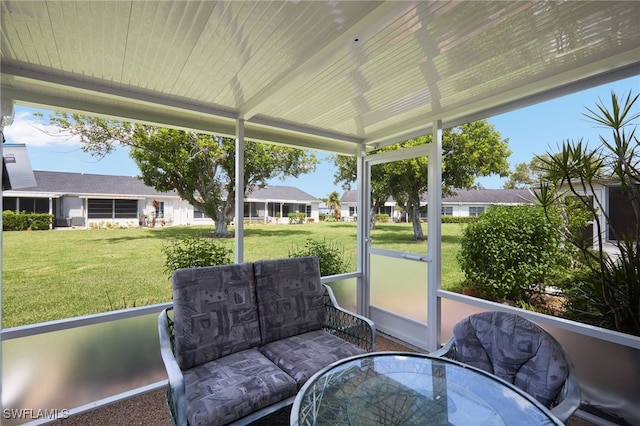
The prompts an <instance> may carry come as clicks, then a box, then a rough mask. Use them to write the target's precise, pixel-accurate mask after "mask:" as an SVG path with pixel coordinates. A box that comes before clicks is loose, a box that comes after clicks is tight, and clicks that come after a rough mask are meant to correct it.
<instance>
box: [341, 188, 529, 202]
mask: <svg viewBox="0 0 640 426" xmlns="http://www.w3.org/2000/svg"><path fill="white" fill-rule="evenodd" d="M357 196H358V193H357V191H345V192H344V194H342V197H341V198H340V202H341V203H344V204H355V203H356V201H357ZM534 199H535V198H534V196H533V194H532V193H531V192H530V191H529V190H528V189H468V190H467V189H458V190H456V193H455V194H454V195H450V196H446V197H442V203H443V204H454V203H455V204H457V203H464V204H520V203H530V202H533V200H534ZM389 201H393V200H392V199H389ZM420 201H421V202H422V203H424V204H426V203H427V193H426V192H425V193H424V194H422V196H421V197H420Z"/></svg>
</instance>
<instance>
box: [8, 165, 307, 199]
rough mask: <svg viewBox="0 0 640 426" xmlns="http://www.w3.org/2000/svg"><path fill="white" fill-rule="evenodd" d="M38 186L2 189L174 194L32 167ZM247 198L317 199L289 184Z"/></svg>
mask: <svg viewBox="0 0 640 426" xmlns="http://www.w3.org/2000/svg"><path fill="white" fill-rule="evenodd" d="M33 173H34V175H35V178H36V182H37V183H38V186H35V187H31V188H22V189H20V190H19V191H5V194H4V195H7V196H11V195H13V194H22V193H34V194H35V193H38V194H56V195H57V196H61V195H79V196H82V195H84V196H111V197H115V196H122V197H142V196H144V197H178V194H177V193H176V192H175V191H171V192H159V191H156V190H155V189H153V188H152V187H150V186H147V185H145V183H144V182H143V181H142V180H140V179H138V178H137V177H135V176H112V175H98V174H90V173H69V172H48V171H41V170H34V172H33ZM247 201H282V202H299V203H308V202H318V201H319V200H318V199H317V198H315V197H314V196H313V195H309V194H307V193H306V192H304V191H302V190H300V189H298V188H295V187H293V186H268V187H266V188H262V189H256V190H255V191H254V192H252V193H251V194H249V195H248V196H247Z"/></svg>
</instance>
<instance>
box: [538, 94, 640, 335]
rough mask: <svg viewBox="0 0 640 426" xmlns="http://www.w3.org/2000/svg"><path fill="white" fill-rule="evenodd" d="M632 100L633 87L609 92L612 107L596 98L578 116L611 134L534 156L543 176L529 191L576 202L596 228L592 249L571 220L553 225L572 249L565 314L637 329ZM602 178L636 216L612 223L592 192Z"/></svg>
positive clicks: (637, 163)
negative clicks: (608, 244) (612, 250)
mask: <svg viewBox="0 0 640 426" xmlns="http://www.w3.org/2000/svg"><path fill="white" fill-rule="evenodd" d="M637 100H638V95H636V96H632V94H631V93H629V94H628V95H627V96H626V98H624V99H622V100H620V99H618V96H617V95H616V94H615V93H613V92H612V93H611V106H610V107H607V106H605V105H604V103H603V102H602V101H600V102H599V103H598V104H597V105H596V108H594V109H589V108H587V113H585V114H584V115H585V116H586V117H587V118H588V119H589V120H591V121H592V122H594V123H596V124H597V125H599V126H602V127H603V128H605V129H608V130H610V131H611V133H610V136H609V137H608V138H607V137H605V136H602V135H600V146H598V147H596V148H590V147H589V146H588V144H587V143H585V142H584V141H583V140H582V139H579V140H578V141H572V140H566V141H564V142H563V143H562V145H561V147H560V148H561V149H560V152H558V153H554V154H551V153H547V154H546V155H545V156H541V157H539V160H540V161H541V163H542V165H543V171H544V178H545V179H546V182H544V184H543V185H541V186H540V188H538V189H537V190H536V191H534V193H535V195H536V198H537V199H538V201H539V202H540V204H541V205H542V206H543V207H544V208H545V209H546V210H551V209H557V208H558V207H559V208H561V209H562V208H563V207H564V208H565V211H566V206H567V205H568V206H570V207H571V208H572V209H574V210H575V209H576V208H579V211H580V212H581V214H582V215H583V214H584V213H585V212H586V214H587V217H586V218H584V217H583V219H582V220H581V221H582V222H583V223H586V222H587V220H590V221H591V222H592V223H593V224H594V226H595V228H596V232H595V238H596V241H595V243H596V244H595V247H596V250H594V244H593V242H592V241H590V240H588V239H585V238H584V236H583V235H582V234H581V233H579V232H575V225H573V226H572V225H571V224H570V223H569V222H568V223H567V225H565V226H564V227H560V228H559V229H560V230H561V231H564V235H563V236H564V238H565V241H566V242H567V243H568V244H571V245H573V247H575V248H576V250H577V253H578V262H579V266H580V269H579V270H578V271H577V272H576V273H575V275H574V279H573V281H571V283H570V285H569V286H567V289H566V290H565V291H566V292H567V308H568V313H569V315H570V316H572V317H573V318H574V319H577V320H580V321H583V322H587V323H590V324H595V325H598V326H601V327H607V328H611V329H614V330H617V331H620V332H624V333H629V334H634V335H637V336H640V141H639V140H638V138H637V137H636V135H635V124H634V123H633V121H634V120H636V119H638V118H640V113H637V112H634V110H633V108H634V105H635V103H636V102H637ZM629 129H630V130H629ZM603 182H615V183H616V184H619V185H620V193H621V196H623V197H626V199H627V202H628V203H629V206H630V209H629V211H630V212H631V214H632V222H634V223H632V224H628V223H625V224H624V225H621V226H619V227H616V226H615V225H614V224H613V223H612V222H611V221H610V220H609V217H608V209H607V208H606V205H605V204H604V200H603V199H601V198H600V197H596V196H595V194H596V192H595V190H594V188H595V185H596V184H598V183H603ZM566 188H568V189H566ZM590 194H592V195H594V196H589V195H590ZM567 200H570V201H571V202H570V203H568V202H567ZM600 215H603V216H604V217H605V218H606V221H607V223H608V224H609V229H610V231H611V234H612V238H611V239H612V240H613V241H612V243H613V244H615V245H616V246H617V249H618V255H617V256H609V255H607V254H606V252H605V251H604V247H603V246H604V235H605V234H606V233H605V232H604V230H603V229H601V226H602V225H601V222H600V220H599V216H600ZM566 216H570V215H566ZM629 225H630V226H629Z"/></svg>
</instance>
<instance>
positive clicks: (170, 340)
mask: <svg viewBox="0 0 640 426" xmlns="http://www.w3.org/2000/svg"><path fill="white" fill-rule="evenodd" d="M171 311H173V308H172V307H171V308H166V309H164V310H163V311H162V312H160V315H159V316H158V333H159V335H160V356H162V362H163V363H164V367H165V369H166V370H167V376H168V377H169V385H168V387H167V395H166V399H167V405H168V406H169V412H170V413H171V420H172V421H173V424H174V425H175V426H187V400H186V396H185V389H184V376H183V374H182V370H181V369H180V366H179V365H178V361H176V357H175V352H174V350H175V347H174V339H175V329H174V322H173V319H172V318H171V317H170V315H169V313H170V312H171Z"/></svg>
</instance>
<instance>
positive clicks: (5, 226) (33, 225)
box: [2, 210, 54, 231]
mask: <svg viewBox="0 0 640 426" xmlns="http://www.w3.org/2000/svg"><path fill="white" fill-rule="evenodd" d="M53 217H54V216H53V215H52V214H48V213H25V212H21V213H16V212H14V211H12V210H5V211H3V212H2V230H3V231H26V230H31V231H36V230H47V229H49V226H50V225H51V223H52V221H53Z"/></svg>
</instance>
